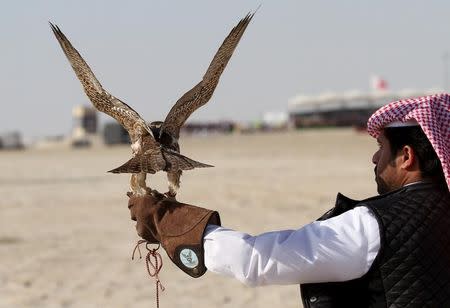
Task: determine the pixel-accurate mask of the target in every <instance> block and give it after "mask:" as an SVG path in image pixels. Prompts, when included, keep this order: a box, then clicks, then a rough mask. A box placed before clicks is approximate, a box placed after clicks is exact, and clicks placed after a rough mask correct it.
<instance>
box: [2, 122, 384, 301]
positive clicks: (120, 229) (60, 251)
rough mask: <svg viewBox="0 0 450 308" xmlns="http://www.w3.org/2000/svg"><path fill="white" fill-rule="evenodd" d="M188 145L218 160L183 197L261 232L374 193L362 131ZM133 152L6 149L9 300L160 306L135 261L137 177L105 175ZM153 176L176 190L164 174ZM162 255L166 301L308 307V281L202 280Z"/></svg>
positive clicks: (196, 176) (197, 173)
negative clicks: (304, 284) (340, 198)
mask: <svg viewBox="0 0 450 308" xmlns="http://www.w3.org/2000/svg"><path fill="white" fill-rule="evenodd" d="M181 147H182V152H183V153H184V154H185V155H188V156H189V157H191V158H193V159H196V160H199V161H202V162H205V163H209V164H212V165H214V166H215V168H209V169H201V170H194V171H188V172H186V173H185V174H184V176H183V177H182V187H181V189H180V192H179V194H178V199H179V200H181V201H184V202H187V203H191V204H196V205H200V206H204V207H208V208H212V209H216V210H218V211H219V212H220V214H221V218H222V223H223V225H224V226H226V227H229V228H232V229H237V230H240V231H244V232H248V233H250V234H259V233H262V232H265V231H272V230H279V229H292V228H300V227H301V226H302V225H304V224H306V223H308V222H310V221H312V220H314V219H315V218H317V217H319V216H320V215H321V214H322V213H323V212H325V211H326V210H328V209H329V208H331V207H332V206H333V203H334V200H335V197H336V194H337V192H342V193H344V194H346V195H348V196H349V197H352V198H364V197H368V196H370V195H373V194H375V184H374V175H373V165H372V163H371V158H372V154H373V151H374V150H375V149H376V144H375V142H374V140H373V139H372V138H371V137H369V136H368V135H367V134H365V133H357V132H355V131H353V130H351V129H324V130H306V131H296V132H288V133H268V134H254V135H238V134H236V135H227V136H221V135H210V136H204V137H200V136H196V137H186V138H184V139H183V140H182V141H181ZM129 156H130V148H129V147H128V146H119V147H103V146H101V147H95V148H91V149H79V150H69V149H57V150H50V149H45V150H26V151H19V152H8V151H5V152H0V170H1V174H0V195H1V201H0V211H1V212H0V307H8V308H9V307H155V286H154V281H153V280H152V279H151V278H150V277H148V274H147V272H146V270H145V263H144V261H143V260H134V261H131V252H132V249H133V247H134V244H135V242H136V241H137V239H138V237H137V235H136V232H135V228H134V222H133V221H131V220H130V217H129V211H128V209H127V199H128V198H127V197H126V195H125V193H126V191H127V190H128V181H129V176H128V175H116V174H108V173H106V171H107V170H110V169H112V168H113V167H116V166H118V165H119V164H121V163H122V162H124V161H125V160H126V159H128V157H129ZM148 184H150V185H151V186H152V187H154V188H157V189H158V190H160V191H166V189H167V186H166V180H165V175H164V174H163V173H160V174H157V175H155V176H150V177H149V179H148ZM162 255H163V260H164V266H163V269H162V273H161V274H160V278H161V281H162V283H163V285H164V286H165V288H166V290H165V292H163V293H162V294H161V307H198V308H202V307H301V303H300V297H299V287H298V285H289V286H265V287H257V288H250V287H247V286H244V285H242V284H241V283H240V282H238V281H235V280H233V279H231V278H228V277H222V276H220V275H217V274H214V273H210V272H207V273H206V274H205V275H204V276H202V277H201V278H198V279H193V278H190V277H189V276H187V275H186V274H184V273H183V272H181V271H180V270H178V269H177V268H176V266H174V265H173V264H172V263H171V262H170V260H169V259H168V257H167V255H166V254H165V253H164V252H162Z"/></svg>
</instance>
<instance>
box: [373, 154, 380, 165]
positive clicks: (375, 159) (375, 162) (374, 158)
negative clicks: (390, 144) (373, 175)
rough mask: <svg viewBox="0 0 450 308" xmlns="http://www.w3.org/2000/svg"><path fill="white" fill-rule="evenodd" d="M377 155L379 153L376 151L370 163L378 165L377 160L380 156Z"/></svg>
mask: <svg viewBox="0 0 450 308" xmlns="http://www.w3.org/2000/svg"><path fill="white" fill-rule="evenodd" d="M379 153H380V151H376V152H375V153H374V154H373V156H372V163H374V164H375V165H376V164H377V163H378V158H379V156H380V155H379Z"/></svg>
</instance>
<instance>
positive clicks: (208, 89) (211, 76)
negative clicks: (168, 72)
mask: <svg viewBox="0 0 450 308" xmlns="http://www.w3.org/2000/svg"><path fill="white" fill-rule="evenodd" d="M253 15H254V13H253V14H250V13H249V14H247V16H245V17H244V18H243V19H241V20H240V21H239V23H238V24H237V25H236V26H235V27H234V28H233V29H232V30H231V32H230V34H228V36H227V37H226V38H225V40H224V41H223V43H222V45H221V46H220V48H219V50H218V51H217V53H216V55H215V56H214V58H213V60H212V61H211V64H210V65H209V67H208V70H207V71H206V73H205V75H204V76H203V79H202V81H200V82H199V83H198V84H197V85H196V86H195V87H193V88H192V89H191V90H189V91H188V92H186V93H185V94H184V95H183V96H182V97H181V98H180V99H179V100H178V101H177V102H176V103H175V105H174V106H173V107H172V109H171V110H170V111H169V113H168V114H167V117H166V119H165V120H164V124H163V126H162V128H161V131H162V132H166V133H168V134H170V135H171V136H173V137H174V138H176V139H178V137H179V134H180V128H181V126H182V125H183V124H184V122H185V121H186V120H187V119H188V118H189V116H190V115H191V114H192V113H193V112H194V111H195V110H197V109H198V108H199V107H201V106H203V105H204V104H206V103H207V102H208V101H209V99H210V98H211V96H212V94H213V92H214V90H215V88H216V86H217V84H218V83H219V78H220V75H221V74H222V72H223V71H224V69H225V66H226V65H227V63H228V61H229V60H230V58H231V56H232V55H233V51H234V50H235V48H236V46H237V45H238V43H239V40H240V39H241V37H242V35H243V34H244V31H245V29H246V28H247V26H248V24H249V23H250V21H251V20H252V18H253Z"/></svg>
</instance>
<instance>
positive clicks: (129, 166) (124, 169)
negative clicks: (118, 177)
mask: <svg viewBox="0 0 450 308" xmlns="http://www.w3.org/2000/svg"><path fill="white" fill-rule="evenodd" d="M156 171H157V170H155V169H153V168H152V167H151V166H150V164H149V163H148V161H145V160H143V159H141V158H140V157H138V156H135V157H133V158H132V159H130V160H129V161H127V162H126V163H125V164H123V165H122V166H120V167H117V168H115V169H112V170H109V171H108V172H111V173H140V172H145V173H151V174H153V173H156Z"/></svg>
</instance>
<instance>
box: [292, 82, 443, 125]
mask: <svg viewBox="0 0 450 308" xmlns="http://www.w3.org/2000/svg"><path fill="white" fill-rule="evenodd" d="M439 92H441V91H440V90H429V91H416V90H403V91H399V92H391V91H382V90H380V91H374V92H370V93H363V92H360V91H350V92H345V93H323V94H320V95H317V96H304V95H298V96H296V97H294V98H292V99H290V100H289V104H288V110H289V121H290V122H291V124H292V125H293V126H295V127H297V128H299V127H317V126H357V127H365V126H366V123H367V120H368V119H369V117H370V115H371V114H372V113H373V112H374V111H375V110H377V109H378V108H380V107H382V106H384V105H385V104H387V103H389V102H391V101H395V100H399V99H402V98H409V97H417V96H424V95H429V94H434V93H439Z"/></svg>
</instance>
